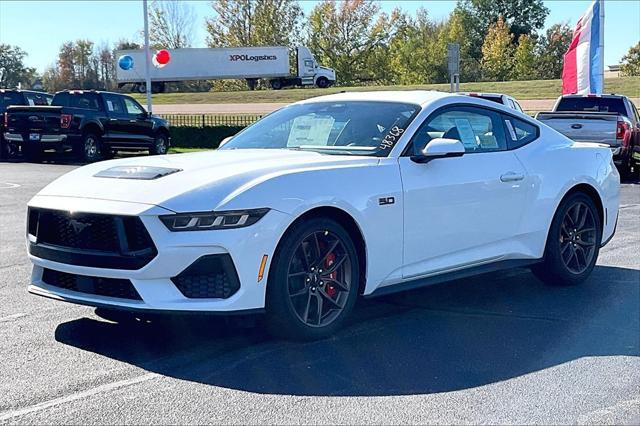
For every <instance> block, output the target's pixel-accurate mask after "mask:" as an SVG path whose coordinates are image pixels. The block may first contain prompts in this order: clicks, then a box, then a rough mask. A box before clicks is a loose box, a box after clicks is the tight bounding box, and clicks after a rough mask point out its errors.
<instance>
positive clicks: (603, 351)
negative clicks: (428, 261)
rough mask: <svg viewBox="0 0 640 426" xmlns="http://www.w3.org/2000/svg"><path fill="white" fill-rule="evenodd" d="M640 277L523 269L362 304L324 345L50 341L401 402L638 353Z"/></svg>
mask: <svg viewBox="0 0 640 426" xmlns="http://www.w3.org/2000/svg"><path fill="white" fill-rule="evenodd" d="M639 310H640V271H638V270H634V269H626V268H617V267H607V266H599V267H596V269H595V270H594V271H593V274H592V275H591V277H590V278H589V279H588V280H587V281H586V282H585V283H584V284H583V285H581V286H577V287H548V286H545V285H543V284H542V283H541V282H539V281H538V280H537V279H536V278H535V277H534V276H533V275H532V274H531V273H530V272H529V271H528V270H524V269H518V270H513V271H508V272H500V273H491V274H486V275H482V276H478V277H474V278H471V279H466V280H460V281H456V282H451V283H448V284H441V285H436V286H432V287H427V288H424V289H421V290H415V291H412V292H407V293H401V294H397V295H394V296H387V297H384V298H379V299H369V300H363V301H362V302H361V303H359V305H358V306H357V307H356V309H355V311H354V313H353V315H352V320H351V321H350V322H349V324H348V325H347V326H345V329H344V330H342V331H341V332H339V333H337V334H336V335H335V336H334V337H332V338H329V339H327V340H323V341H318V342H312V343H299V342H286V341H280V340H276V339H273V338H271V337H269V336H268V335H267V333H266V332H265V331H264V329H262V328H261V327H256V328H252V329H243V328H239V327H235V326H230V325H229V324H228V323H227V322H226V321H224V320H222V319H219V318H217V317H214V318H212V317H180V318H174V319H173V320H172V321H168V320H167V321H160V322H159V323H157V324H146V325H124V324H116V323H111V322H106V321H102V320H96V319H94V318H81V319H78V320H74V321H70V322H67V323H64V324H60V325H59V326H58V328H57V330H56V334H55V335H56V339H57V341H59V342H61V343H63V344H66V345H71V346H74V347H77V348H80V349H83V350H86V351H90V352H95V353H98V354H101V355H104V356H106V357H110V358H113V359H117V360H120V361H123V362H126V363H129V364H132V365H136V366H139V367H141V368H144V369H146V370H148V371H152V372H156V373H159V374H162V375H166V376H170V377H174V378H178V379H182V380H189V381H193V382H198V383H204V384H209V385H215V386H221V387H225V388H231V389H238V390H244V391H249V392H259V393H269V394H287V395H341V396H365V395H366V396H374V395H407V394H425V393H434V392H446V391H455V390H460V389H466V388H471V387H476V386H481V385H485V384H490V383H495V382H498V381H502V380H507V379H510V378H513V377H517V376H521V375H524V374H527V373H532V372H535V371H539V370H542V369H546V368H549V367H552V366H556V365H559V364H562V363H566V362H568V361H571V360H575V359H578V358H581V357H587V356H589V357H591V356H612V355H625V356H640V342H639V339H640V337H639V336H640V318H639V315H638V312H639Z"/></svg>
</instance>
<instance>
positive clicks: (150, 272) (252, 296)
mask: <svg viewBox="0 0 640 426" xmlns="http://www.w3.org/2000/svg"><path fill="white" fill-rule="evenodd" d="M61 203H62V204H61ZM29 205H30V207H39V208H50V209H56V208H57V209H61V208H62V206H64V209H65V210H69V211H76V212H91V213H104V214H114V215H137V216H139V217H140V219H141V220H142V222H143V224H144V225H145V228H146V229H147V231H148V232H149V235H150V236H151V239H152V240H153V242H154V244H155V246H156V248H157V255H156V256H155V257H154V258H153V259H152V260H151V261H150V262H149V263H147V264H146V265H145V266H144V267H142V268H140V269H138V270H124V269H108V268H94V267H88V266H78V265H71V264H67V263H59V262H53V261H51V260H47V259H42V258H39V257H36V256H33V255H29V257H30V260H31V261H32V263H33V265H34V266H33V272H32V276H31V285H30V286H29V292H31V293H33V294H37V295H41V296H46V297H50V298H54V299H58V300H64V301H68V302H74V303H79V304H84V305H90V306H99V307H105V306H106V307H112V308H118V309H129V310H142V311H182V312H220V313H225V312H229V313H230V312H235V311H252V310H256V309H261V308H264V303H265V287H266V282H267V278H268V277H267V273H268V270H269V261H270V260H271V258H272V257H273V252H274V251H275V246H276V244H277V242H278V240H279V237H280V235H281V234H282V231H283V228H284V226H285V224H286V223H288V222H289V216H288V215H287V214H285V213H281V212H279V211H277V210H271V211H269V213H267V214H266V215H265V216H264V217H263V218H262V219H261V220H260V221H258V222H257V223H256V224H254V225H252V226H248V227H246V228H237V229H228V230H214V231H196V232H171V231H169V230H168V229H167V228H166V227H165V226H164V224H162V222H161V221H160V220H159V219H158V215H161V214H169V213H171V212H170V211H168V210H166V209H162V208H160V207H157V206H149V205H143V204H134V203H119V202H114V201H102V200H95V199H92V200H88V199H69V198H66V197H64V199H63V197H60V198H58V197H42V196H40V197H38V196H36V197H35V198H34V199H33V200H32V201H31V202H30V204H29ZM209 255H228V256H229V257H230V258H231V260H232V262H233V265H234V267H235V270H236V272H237V277H238V280H239V282H240V287H239V289H238V290H237V291H235V293H233V294H232V295H231V296H230V297H228V298H194V297H186V296H185V295H184V294H183V292H181V291H180V289H179V288H178V287H177V286H176V284H175V283H174V281H172V278H174V279H175V277H177V276H179V275H180V274H181V273H182V272H183V271H185V270H186V269H187V268H189V267H190V266H191V265H193V264H194V262H196V261H197V260H198V259H200V258H202V257H204V256H209ZM264 255H267V256H268V262H267V265H266V268H265V274H264V277H263V278H262V280H258V272H259V268H260V264H261V261H262V257H263V256H264ZM45 269H49V270H53V271H60V272H64V273H68V274H74V275H80V276H88V277H100V278H108V279H122V280H129V281H130V282H131V284H132V285H133V287H134V288H135V291H136V292H137V293H138V294H139V296H140V300H132V299H123V298H118V297H111V296H105V295H98V294H89V293H84V292H81V291H74V290H69V289H66V288H60V287H57V286H52V285H48V284H47V283H46V282H45V281H44V280H43V273H44V271H45Z"/></svg>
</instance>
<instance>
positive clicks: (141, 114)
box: [138, 111, 149, 120]
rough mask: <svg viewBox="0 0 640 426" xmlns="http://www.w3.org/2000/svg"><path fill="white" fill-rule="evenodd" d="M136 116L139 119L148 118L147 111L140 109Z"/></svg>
mask: <svg viewBox="0 0 640 426" xmlns="http://www.w3.org/2000/svg"><path fill="white" fill-rule="evenodd" d="M138 117H140V119H141V120H146V119H147V118H149V113H148V112H147V111H142V112H141V113H140V114H138Z"/></svg>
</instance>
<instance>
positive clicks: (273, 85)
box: [271, 79, 282, 90]
mask: <svg viewBox="0 0 640 426" xmlns="http://www.w3.org/2000/svg"><path fill="white" fill-rule="evenodd" d="M271 88H272V89H273V90H280V89H282V81H280V80H278V79H276V80H271Z"/></svg>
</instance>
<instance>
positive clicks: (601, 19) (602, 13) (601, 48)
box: [598, 0, 604, 93]
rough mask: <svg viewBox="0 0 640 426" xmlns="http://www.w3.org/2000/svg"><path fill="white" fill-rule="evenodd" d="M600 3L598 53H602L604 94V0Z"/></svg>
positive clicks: (601, 74)
mask: <svg viewBox="0 0 640 426" xmlns="http://www.w3.org/2000/svg"><path fill="white" fill-rule="evenodd" d="M598 1H599V2H600V7H598V9H600V10H599V12H600V19H599V20H598V21H599V22H598V23H599V25H600V28H599V29H600V34H599V35H600V37H599V38H600V40H599V43H598V51H599V52H600V79H601V80H600V81H602V92H601V93H604V0H598Z"/></svg>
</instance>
